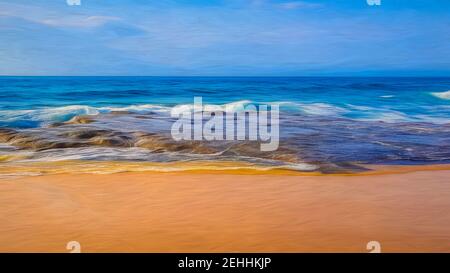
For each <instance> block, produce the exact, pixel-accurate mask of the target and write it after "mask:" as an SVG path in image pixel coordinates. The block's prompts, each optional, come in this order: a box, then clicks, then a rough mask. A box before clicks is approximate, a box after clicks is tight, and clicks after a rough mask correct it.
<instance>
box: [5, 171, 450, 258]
mask: <svg viewBox="0 0 450 273" xmlns="http://www.w3.org/2000/svg"><path fill="white" fill-rule="evenodd" d="M392 170H393V168H390V169H387V170H386V169H383V170H381V171H379V172H377V173H370V174H369V175H317V174H310V175H287V174H280V173H269V172H268V173H261V174H251V175H250V174H245V173H239V172H234V173H232V172H228V173H227V172H223V173H214V172H204V171H203V172H169V173H156V172H127V173H117V174H54V175H42V176H35V177H23V178H8V179H6V178H3V179H0V252H30V251H31V252H68V250H66V244H67V242H69V241H73V240H75V241H78V242H80V243H81V248H82V249H81V250H82V252H122V251H125V252H367V250H366V244H367V242H369V241H374V240H375V241H379V242H380V243H381V250H382V252H400V251H402V252H450V213H449V211H450V170H448V167H447V169H446V168H442V167H433V168H425V169H423V170H419V169H416V168H411V167H408V168H403V169H401V168H400V169H398V168H397V169H395V170H397V171H392Z"/></svg>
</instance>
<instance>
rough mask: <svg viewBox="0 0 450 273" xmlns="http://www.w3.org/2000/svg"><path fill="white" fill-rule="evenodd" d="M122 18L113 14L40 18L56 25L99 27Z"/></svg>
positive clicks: (43, 21) (42, 21)
mask: <svg viewBox="0 0 450 273" xmlns="http://www.w3.org/2000/svg"><path fill="white" fill-rule="evenodd" d="M119 20H120V18H118V17H113V16H98V15H97V16H71V17H58V18H50V19H43V20H40V21H39V23H41V24H45V25H49V26H55V27H81V28H91V27H99V26H102V25H104V24H106V23H108V22H112V21H119Z"/></svg>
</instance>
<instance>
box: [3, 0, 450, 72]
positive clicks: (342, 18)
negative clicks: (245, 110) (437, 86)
mask: <svg viewBox="0 0 450 273" xmlns="http://www.w3.org/2000/svg"><path fill="white" fill-rule="evenodd" d="M381 1H382V2H381V6H369V5H367V3H366V0H334V1H332V0H322V1H313V0H308V1H306V0H305V1H295V0H291V1H290V0H286V1H282V0H247V1H245V0H228V1H226V0H222V1H219V0H209V1H206V0H202V1H200V0H178V1H177V0H170V1H169V0H158V1H156V0H153V1H152V0H147V1H145V0H128V1H125V0H114V1H109V0H81V3H82V5H81V6H69V5H67V4H66V0H42V1H41V0H28V1H23V0H15V1H3V0H0V75H155V76H170V75H173V76H195V75H204V76H311V75H317V76H322V75H327V76H334V75H336V76H352V75H355V76H372V75H373V76H450V1H448V0H381Z"/></svg>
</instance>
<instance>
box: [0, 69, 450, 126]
mask: <svg viewBox="0 0 450 273" xmlns="http://www.w3.org/2000/svg"><path fill="white" fill-rule="evenodd" d="M449 90H450V78H316V77H313V78H202V77H192V78H189V77H188V78H165V77H0V100H1V102H0V111H1V112H0V126H12V127H15V126H18V127H27V126H38V125H39V124H40V122H42V121H46V120H45V117H44V115H42V119H40V118H39V117H31V120H29V119H28V120H26V119H21V117H20V116H18V115H15V113H14V110H36V109H38V110H39V109H48V108H57V107H63V106H73V105H77V106H91V107H127V106H130V105H152V104H155V105H169V106H172V105H175V104H187V103H192V102H193V97H194V96H202V97H203V101H204V103H213V104H223V103H231V102H236V101H242V100H249V101H252V102H284V104H283V105H282V108H283V109H285V110H290V111H299V112H304V113H306V114H315V115H339V116H342V117H346V118H354V119H374V120H385V121H400V120H402V121H429V122H438V123H445V122H446V119H448V118H449V117H450V92H449ZM445 92H449V93H445ZM433 93H434V94H433ZM439 94H441V95H439ZM439 96H440V97H439ZM290 103H292V104H290ZM83 111H86V110H74V113H73V114H71V113H70V111H65V110H64V109H61V116H58V115H57V114H54V115H51V117H48V118H53V119H55V120H59V121H60V120H64V119H68V118H70V117H71V116H72V115H75V114H80V112H83ZM26 118H29V117H28V116H26Z"/></svg>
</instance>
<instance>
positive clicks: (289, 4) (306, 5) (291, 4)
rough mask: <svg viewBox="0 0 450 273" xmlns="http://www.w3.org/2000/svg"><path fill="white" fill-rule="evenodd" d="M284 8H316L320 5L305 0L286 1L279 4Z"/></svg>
mask: <svg viewBox="0 0 450 273" xmlns="http://www.w3.org/2000/svg"><path fill="white" fill-rule="evenodd" d="M278 6H279V7H280V8H282V9H299V8H316V7H320V6H321V5H320V4H317V3H308V2H304V1H293V2H285V3H281V4H279V5H278Z"/></svg>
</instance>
